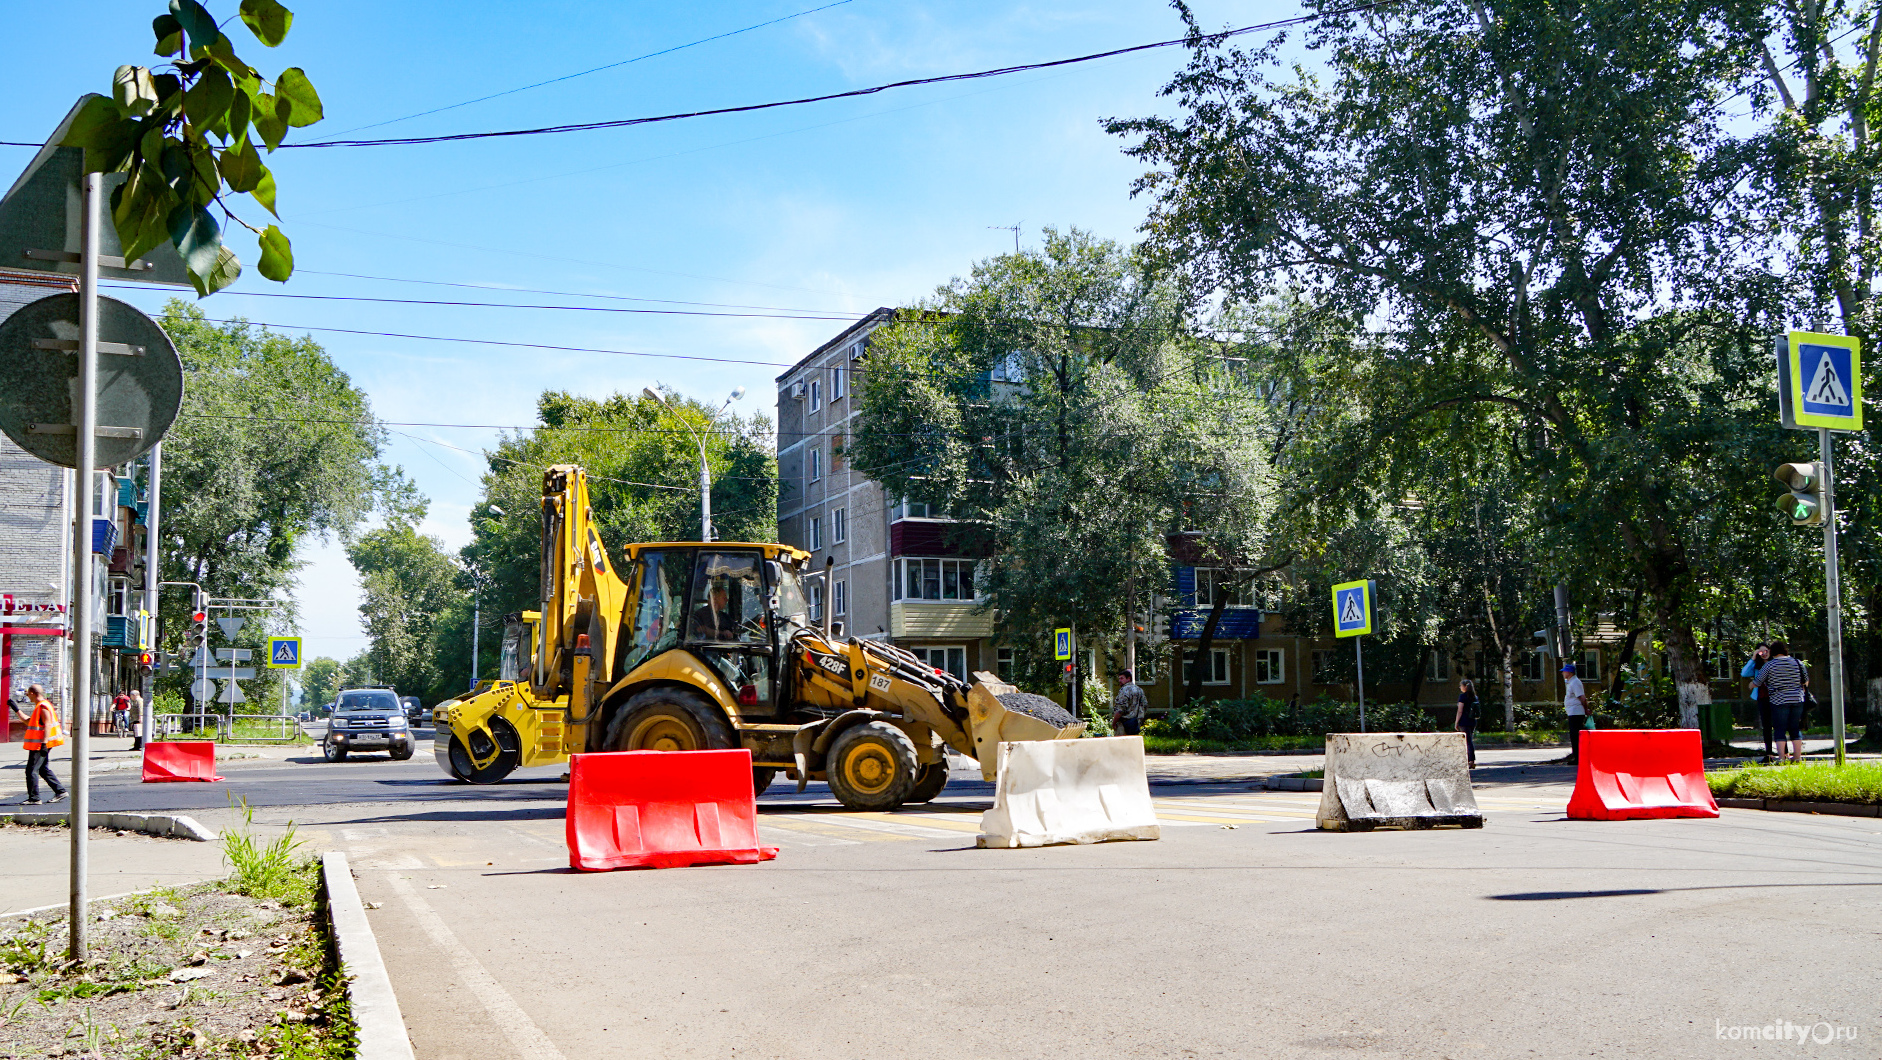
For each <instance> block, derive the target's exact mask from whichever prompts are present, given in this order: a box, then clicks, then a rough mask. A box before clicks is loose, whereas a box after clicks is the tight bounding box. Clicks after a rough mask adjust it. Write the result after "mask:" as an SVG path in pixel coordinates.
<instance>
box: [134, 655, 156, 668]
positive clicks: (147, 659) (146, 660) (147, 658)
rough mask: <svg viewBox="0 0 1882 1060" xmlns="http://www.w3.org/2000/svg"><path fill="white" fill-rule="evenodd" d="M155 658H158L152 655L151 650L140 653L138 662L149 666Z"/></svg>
mask: <svg viewBox="0 0 1882 1060" xmlns="http://www.w3.org/2000/svg"><path fill="white" fill-rule="evenodd" d="M155 660H156V657H155V656H153V655H151V654H150V653H149V652H144V653H143V654H142V655H139V656H138V657H137V664H138V665H139V666H143V667H146V668H148V667H149V666H150V664H151V663H152V662H154V661H155Z"/></svg>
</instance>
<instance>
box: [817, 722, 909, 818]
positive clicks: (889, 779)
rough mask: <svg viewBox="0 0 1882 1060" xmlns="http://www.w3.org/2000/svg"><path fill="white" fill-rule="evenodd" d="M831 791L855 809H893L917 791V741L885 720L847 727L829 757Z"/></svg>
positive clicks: (840, 800) (838, 798) (833, 746)
mask: <svg viewBox="0 0 1882 1060" xmlns="http://www.w3.org/2000/svg"><path fill="white" fill-rule="evenodd" d="M825 761H826V763H827V766H826V768H827V769H828V775H829V779H830V790H831V792H832V793H834V794H835V795H836V797H837V801H838V802H841V803H842V804H843V805H845V806H847V807H849V808H850V809H852V810H893V809H895V808H896V807H897V806H900V805H902V803H904V802H907V801H908V797H909V795H910V794H911V793H912V792H913V791H914V790H915V775H916V774H917V773H918V772H919V771H920V763H919V762H918V761H917V760H916V757H915V741H913V740H911V739H909V738H908V734H907V733H905V732H903V731H902V730H900V729H898V728H896V727H895V726H893V725H890V724H889V723H888V722H885V721H868V722H864V723H862V724H861V725H858V726H855V727H854V728H850V729H845V730H844V731H843V733H842V735H840V736H838V737H837V738H836V741H835V742H834V743H832V744H831V745H830V753H829V755H828V756H826V758H825Z"/></svg>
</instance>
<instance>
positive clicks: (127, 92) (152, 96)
mask: <svg viewBox="0 0 1882 1060" xmlns="http://www.w3.org/2000/svg"><path fill="white" fill-rule="evenodd" d="M111 98H112V99H114V100H116V101H117V104H118V107H119V108H120V109H122V110H123V111H124V113H126V114H132V115H136V116H137V117H140V118H141V117H143V116H144V115H146V114H149V113H150V108H152V107H154V106H156V105H157V86H156V85H155V84H153V83H152V82H151V80H150V68H149V67H147V66H120V67H118V72H117V73H116V74H114V75H112V77H111Z"/></svg>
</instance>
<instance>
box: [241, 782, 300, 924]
mask: <svg viewBox="0 0 1882 1060" xmlns="http://www.w3.org/2000/svg"><path fill="white" fill-rule="evenodd" d="M233 804H234V803H233V800H231V805H233ZM241 805H242V827H240V828H228V829H224V830H223V832H222V857H223V860H225V861H227V862H228V863H229V868H230V869H232V870H234V873H233V875H232V876H231V877H230V878H229V887H228V889H229V891H230V892H231V893H233V894H245V895H248V896H249V897H250V898H273V899H275V900H276V901H279V902H282V903H283V904H286V905H305V904H306V903H308V902H311V901H313V897H314V890H313V885H312V877H311V876H310V875H309V874H307V873H305V872H302V871H300V870H301V868H302V867H303V865H305V863H306V860H307V859H304V858H296V857H295V856H294V852H295V851H296V850H298V849H300V848H301V847H302V846H305V845H306V844H305V843H303V842H302V841H301V840H298V839H296V838H294V823H293V822H292V821H290V822H288V829H287V831H286V832H285V833H283V834H282V835H280V836H277V837H276V838H275V840H274V841H273V842H271V843H269V844H268V845H267V846H265V847H264V846H262V845H260V844H259V843H257V842H256V840H255V835H254V833H253V832H251V831H250V830H249V828H250V826H252V825H253V824H254V823H255V810H254V808H253V807H251V806H249V804H248V800H247V799H242V800H241Z"/></svg>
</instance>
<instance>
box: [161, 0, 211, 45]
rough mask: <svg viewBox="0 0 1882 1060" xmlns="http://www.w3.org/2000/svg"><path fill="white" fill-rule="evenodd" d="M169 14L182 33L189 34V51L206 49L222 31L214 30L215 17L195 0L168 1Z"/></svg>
mask: <svg viewBox="0 0 1882 1060" xmlns="http://www.w3.org/2000/svg"><path fill="white" fill-rule="evenodd" d="M170 14H171V15H173V16H174V17H175V18H176V20H177V23H178V24H179V25H181V26H182V27H183V32H184V33H187V34H189V43H190V50H191V51H194V50H195V49H197V48H207V47H208V46H210V45H211V44H214V43H215V42H216V38H218V37H220V36H222V31H221V30H219V29H217V28H216V19H215V16H213V15H211V14H210V13H209V12H208V11H206V10H204V9H203V5H201V4H199V3H197V2H196V0H170Z"/></svg>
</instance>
